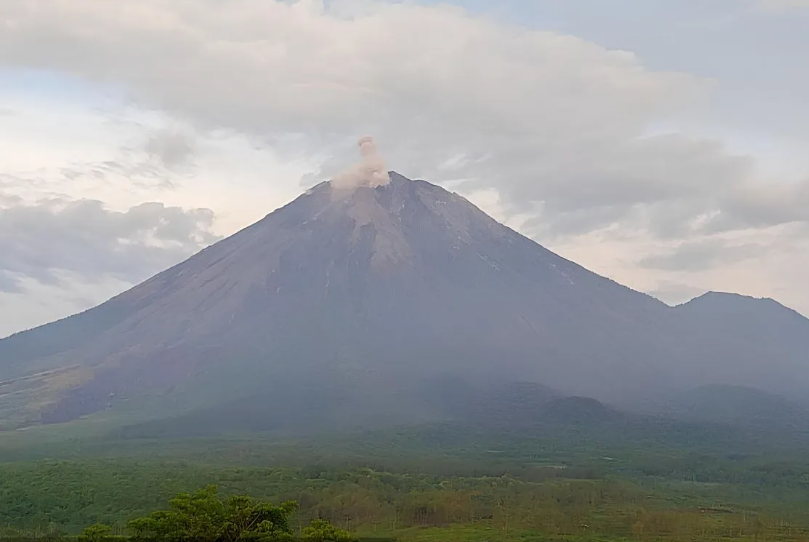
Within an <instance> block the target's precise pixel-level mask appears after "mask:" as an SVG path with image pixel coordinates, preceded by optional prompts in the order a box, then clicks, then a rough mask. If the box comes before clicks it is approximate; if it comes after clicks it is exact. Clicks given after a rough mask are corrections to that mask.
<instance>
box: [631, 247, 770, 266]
mask: <svg viewBox="0 0 809 542" xmlns="http://www.w3.org/2000/svg"><path fill="white" fill-rule="evenodd" d="M767 251H768V247H767V246H766V245H761V244H754V243H742V244H732V243H729V242H727V241H724V240H720V239H711V240H705V241H696V242H686V243H682V244H680V246H678V247H677V248H676V249H675V250H673V251H672V252H668V253H664V254H658V255H653V256H647V257H645V258H643V259H641V260H640V262H639V263H640V265H641V266H643V267H646V268H649V269H661V270H665V271H702V270H705V269H711V268H714V267H717V266H720V265H727V264H734V263H738V262H742V261H745V260H749V259H752V258H760V257H762V256H764V255H765V254H766V252H767Z"/></svg>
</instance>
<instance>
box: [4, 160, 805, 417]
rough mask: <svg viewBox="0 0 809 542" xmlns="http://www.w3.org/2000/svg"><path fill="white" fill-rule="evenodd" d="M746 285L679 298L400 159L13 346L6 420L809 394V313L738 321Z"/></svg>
mask: <svg viewBox="0 0 809 542" xmlns="http://www.w3.org/2000/svg"><path fill="white" fill-rule="evenodd" d="M732 297H733V302H732V303H726V301H727V300H726V299H725V298H724V297H720V298H716V297H715V296H714V297H711V298H710V299H711V300H712V302H710V303H708V302H699V300H697V301H696V302H692V303H690V304H688V305H685V306H682V307H676V308H673V307H669V306H668V305H665V304H664V303H662V302H660V301H658V300H656V299H654V298H652V297H650V296H648V295H645V294H642V293H639V292H636V291H633V290H631V289H629V288H627V287H624V286H622V285H620V284H618V283H616V282H614V281H612V280H609V279H607V278H604V277H601V276H599V275H597V274H594V273H592V272H590V271H588V270H586V269H584V268H583V267H581V266H579V265H577V264H575V263H573V262H571V261H568V260H566V259H564V258H562V257H560V256H558V255H556V254H554V253H553V252H550V251H549V250H547V249H545V248H543V247H542V246H540V245H539V244H537V243H536V242H534V241H532V240H530V239H528V238H526V237H524V236H522V235H520V234H518V233H517V232H515V231H513V230H511V229H509V228H507V227H505V226H503V225H502V224H499V223H498V222H496V221H495V220H493V219H492V218H490V217H489V216H488V215H486V214H485V213H483V212H482V211H481V210H480V209H478V208H477V207H475V206H474V205H472V204H471V203H470V202H469V201H467V200H466V199H464V198H462V197H461V196H459V195H457V194H454V193H451V192H448V191H447V190H445V189H443V188H440V187H438V186H436V185H433V184H430V183H428V182H425V181H418V180H409V179H407V178H405V177H403V176H401V175H399V174H397V173H394V172H391V173H390V182H389V183H388V184H385V185H382V186H376V187H370V186H364V187H358V188H356V189H352V190H341V189H339V188H337V187H333V186H332V185H331V184H330V183H328V182H325V183H321V184H319V185H317V186H315V187H313V188H312V189H310V190H308V191H307V192H306V193H304V194H302V195H301V196H300V197H298V198H297V199H295V200H294V201H292V202H291V203H289V204H288V205H286V206H285V207H282V208H280V209H278V210H276V211H274V212H273V213H271V214H269V215H268V216H267V217H265V218H264V219H262V220H261V221H259V222H257V223H255V224H253V225H252V226H250V227H248V228H246V229H244V230H242V231H240V232H238V233H236V234H235V235H233V236H231V237H229V238H227V239H224V240H222V241H220V242H218V243H216V244H214V245H212V246H210V247H208V248H206V249H205V250H203V251H201V252H200V253H198V254H197V255H195V256H193V257H191V258H190V259H188V260H187V261H185V262H183V263H180V264H179V265H176V266H174V267H172V268H171V269H168V270H166V271H164V272H162V273H160V274H158V275H156V276H155V277H153V278H151V279H149V280H148V281H146V282H144V283H142V284H140V285H138V286H136V287H134V288H132V289H131V290H129V291H126V292H124V293H122V294H120V295H119V296H117V297H115V298H113V299H111V300H109V301H107V302H106V303H104V304H102V305H100V306H98V307H95V308H93V309H91V310H88V311H86V312H83V313H81V314H77V315H75V316H72V317H70V318H66V319H64V320H61V321H58V322H54V323H52V324H49V325H46V326H42V327H40V328H36V329H33V330H31V331H27V332H24V333H19V334H17V335H14V336H12V337H9V338H7V339H5V340H2V341H0V380H2V382H0V419H1V420H2V422H0V423H2V425H3V427H4V428H5V429H11V428H20V427H26V426H30V425H35V424H56V423H65V422H72V421H75V420H86V419H88V418H90V419H96V420H101V419H103V420H105V421H106V422H108V423H109V424H112V425H125V424H134V423H145V422H148V421H150V420H159V419H166V418H175V419H180V418H182V417H186V418H187V419H192V418H193V419H197V420H198V421H199V423H202V424H206V423H211V422H210V420H218V421H219V422H221V423H222V424H229V423H232V421H233V419H236V418H237V419H241V420H248V419H249V420H261V423H260V424H259V425H262V427H264V425H266V424H267V423H269V424H270V425H272V423H281V421H285V422H286V423H293V424H299V425H300V424H307V423H309V424H315V425H317V424H318V423H320V424H328V425H331V426H333V425H334V424H343V423H345V424H359V425H361V424H364V423H405V422H410V421H418V420H424V419H440V418H441V417H442V416H445V415H446V413H445V412H443V411H442V410H441V408H440V404H441V401H440V400H437V399H440V398H441V397H442V396H446V395H447V394H449V393H451V392H452V391H453V390H459V389H478V390H479V389H481V387H487V386H501V385H505V384H507V383H509V382H533V383H541V384H542V385H543V386H547V387H548V388H549V389H553V390H558V391H559V393H561V394H563V395H564V394H567V395H576V396H582V397H591V398H596V399H598V400H601V401H606V402H611V403H626V402H628V401H642V400H644V399H649V398H653V397H656V396H661V395H665V394H674V393H678V392H681V391H682V390H685V389H688V388H689V387H693V386H698V385H704V384H712V383H722V384H730V385H751V386H756V387H759V388H763V389H768V390H770V391H774V392H778V393H785V394H793V395H794V394H797V393H802V390H805V389H807V388H806V385H807V383H809V371H807V370H806V366H807V363H806V356H807V354H806V353H807V352H809V320H807V319H806V318H803V317H802V316H800V315H797V314H796V313H793V312H792V311H789V310H788V309H786V308H784V307H781V306H780V305H778V306H776V304H775V303H774V302H767V303H766V304H765V306H764V308H765V309H766V311H767V314H770V317H768V318H769V319H771V318H774V317H776V316H777V317H779V318H783V319H785V321H788V324H789V325H784V326H782V327H779V328H774V327H773V326H765V327H766V328H762V326H757V325H755V322H757V321H758V320H756V318H754V317H752V316H751V317H750V318H745V319H744V322H741V323H740V322H737V320H739V319H741V318H742V316H741V315H743V314H744V313H745V312H749V313H751V314H756V313H757V311H758V308H759V305H758V304H759V303H762V302H761V301H758V300H749V299H747V298H741V297H739V296H732ZM739 305H741V306H743V308H742V310H740V308H739ZM725 306H727V307H728V308H727V311H726V312H727V314H725V316H726V317H723V311H724V310H725ZM773 314H775V315H776V316H773ZM731 316H732V318H731ZM768 321H769V320H768ZM737 324H738V325H737ZM742 324H745V325H742ZM748 324H749V325H748ZM759 328H761V329H762V333H761V334H760V336H759V335H757V331H756V330H757V329H759ZM251 423H252V422H251ZM248 425H250V424H248ZM248 428H249V427H248Z"/></svg>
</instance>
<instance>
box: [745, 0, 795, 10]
mask: <svg viewBox="0 0 809 542" xmlns="http://www.w3.org/2000/svg"><path fill="white" fill-rule="evenodd" d="M748 1H749V0H748ZM754 2H755V3H756V4H757V5H758V6H760V7H763V8H765V9H775V10H788V9H796V8H809V0H754Z"/></svg>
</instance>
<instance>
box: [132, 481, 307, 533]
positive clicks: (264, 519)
mask: <svg viewBox="0 0 809 542" xmlns="http://www.w3.org/2000/svg"><path fill="white" fill-rule="evenodd" d="M297 506H298V505H297V503H294V502H285V503H282V504H281V505H279V506H275V505H271V504H268V503H262V502H258V501H255V500H253V499H251V498H250V497H246V496H235V497H230V498H229V499H227V500H221V499H219V498H218V495H217V488H216V486H208V487H206V488H205V489H203V490H201V491H198V492H197V493H191V494H189V493H181V494H180V495H177V496H176V497H175V498H174V499H172V500H171V501H169V510H160V511H157V512H154V513H152V514H151V515H149V516H146V517H144V518H138V519H135V520H132V521H130V522H129V524H128V526H129V528H130V529H131V530H132V532H133V534H134V536H133V538H134V539H135V540H141V541H148V542H190V541H194V542H254V541H255V542H258V541H261V542H265V541H266V542H274V541H277V540H283V539H287V538H291V536H292V528H291V527H290V524H289V518H290V516H291V515H292V514H293V513H294V512H295V510H296V509H297Z"/></svg>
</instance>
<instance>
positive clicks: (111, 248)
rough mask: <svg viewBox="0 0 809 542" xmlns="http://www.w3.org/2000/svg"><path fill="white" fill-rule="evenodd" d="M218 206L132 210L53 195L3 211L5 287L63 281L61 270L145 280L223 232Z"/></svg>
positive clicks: (0, 236) (0, 242)
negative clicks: (22, 281) (217, 224)
mask: <svg viewBox="0 0 809 542" xmlns="http://www.w3.org/2000/svg"><path fill="white" fill-rule="evenodd" d="M213 220H214V215H213V212H212V211H210V210H208V209H193V210H184V209H180V208H178V207H166V206H165V205H163V204H161V203H145V204H142V205H138V206H136V207H132V208H131V209H129V210H128V211H126V212H117V211H110V210H108V209H106V208H105V207H104V205H103V204H102V203H101V202H99V201H92V200H81V201H61V200H50V201H45V202H40V203H38V204H36V205H30V206H17V207H11V208H6V209H0V274H2V276H3V277H4V278H5V280H4V281H3V282H4V284H5V287H4V291H9V290H11V289H14V288H18V287H19V281H16V280H14V275H21V276H26V277H30V278H33V279H35V280H37V281H39V282H41V283H57V282H58V281H59V271H69V272H72V273H75V274H77V275H79V276H81V277H83V278H84V279H87V280H100V279H101V278H103V277H107V276H109V277H115V278H118V279H121V280H125V281H127V282H138V281H140V280H143V279H145V278H147V277H148V276H150V275H151V274H153V273H155V272H157V271H160V270H162V269H164V268H166V267H168V266H170V265H172V264H174V263H177V262H178V261H181V260H182V259H184V258H186V257H188V256H190V255H191V254H193V253H194V252H196V251H198V250H199V249H201V248H203V247H204V246H206V245H208V244H210V243H212V242H214V241H215V240H216V239H217V237H216V236H215V235H213V234H212V233H211V225H212V223H213Z"/></svg>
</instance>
